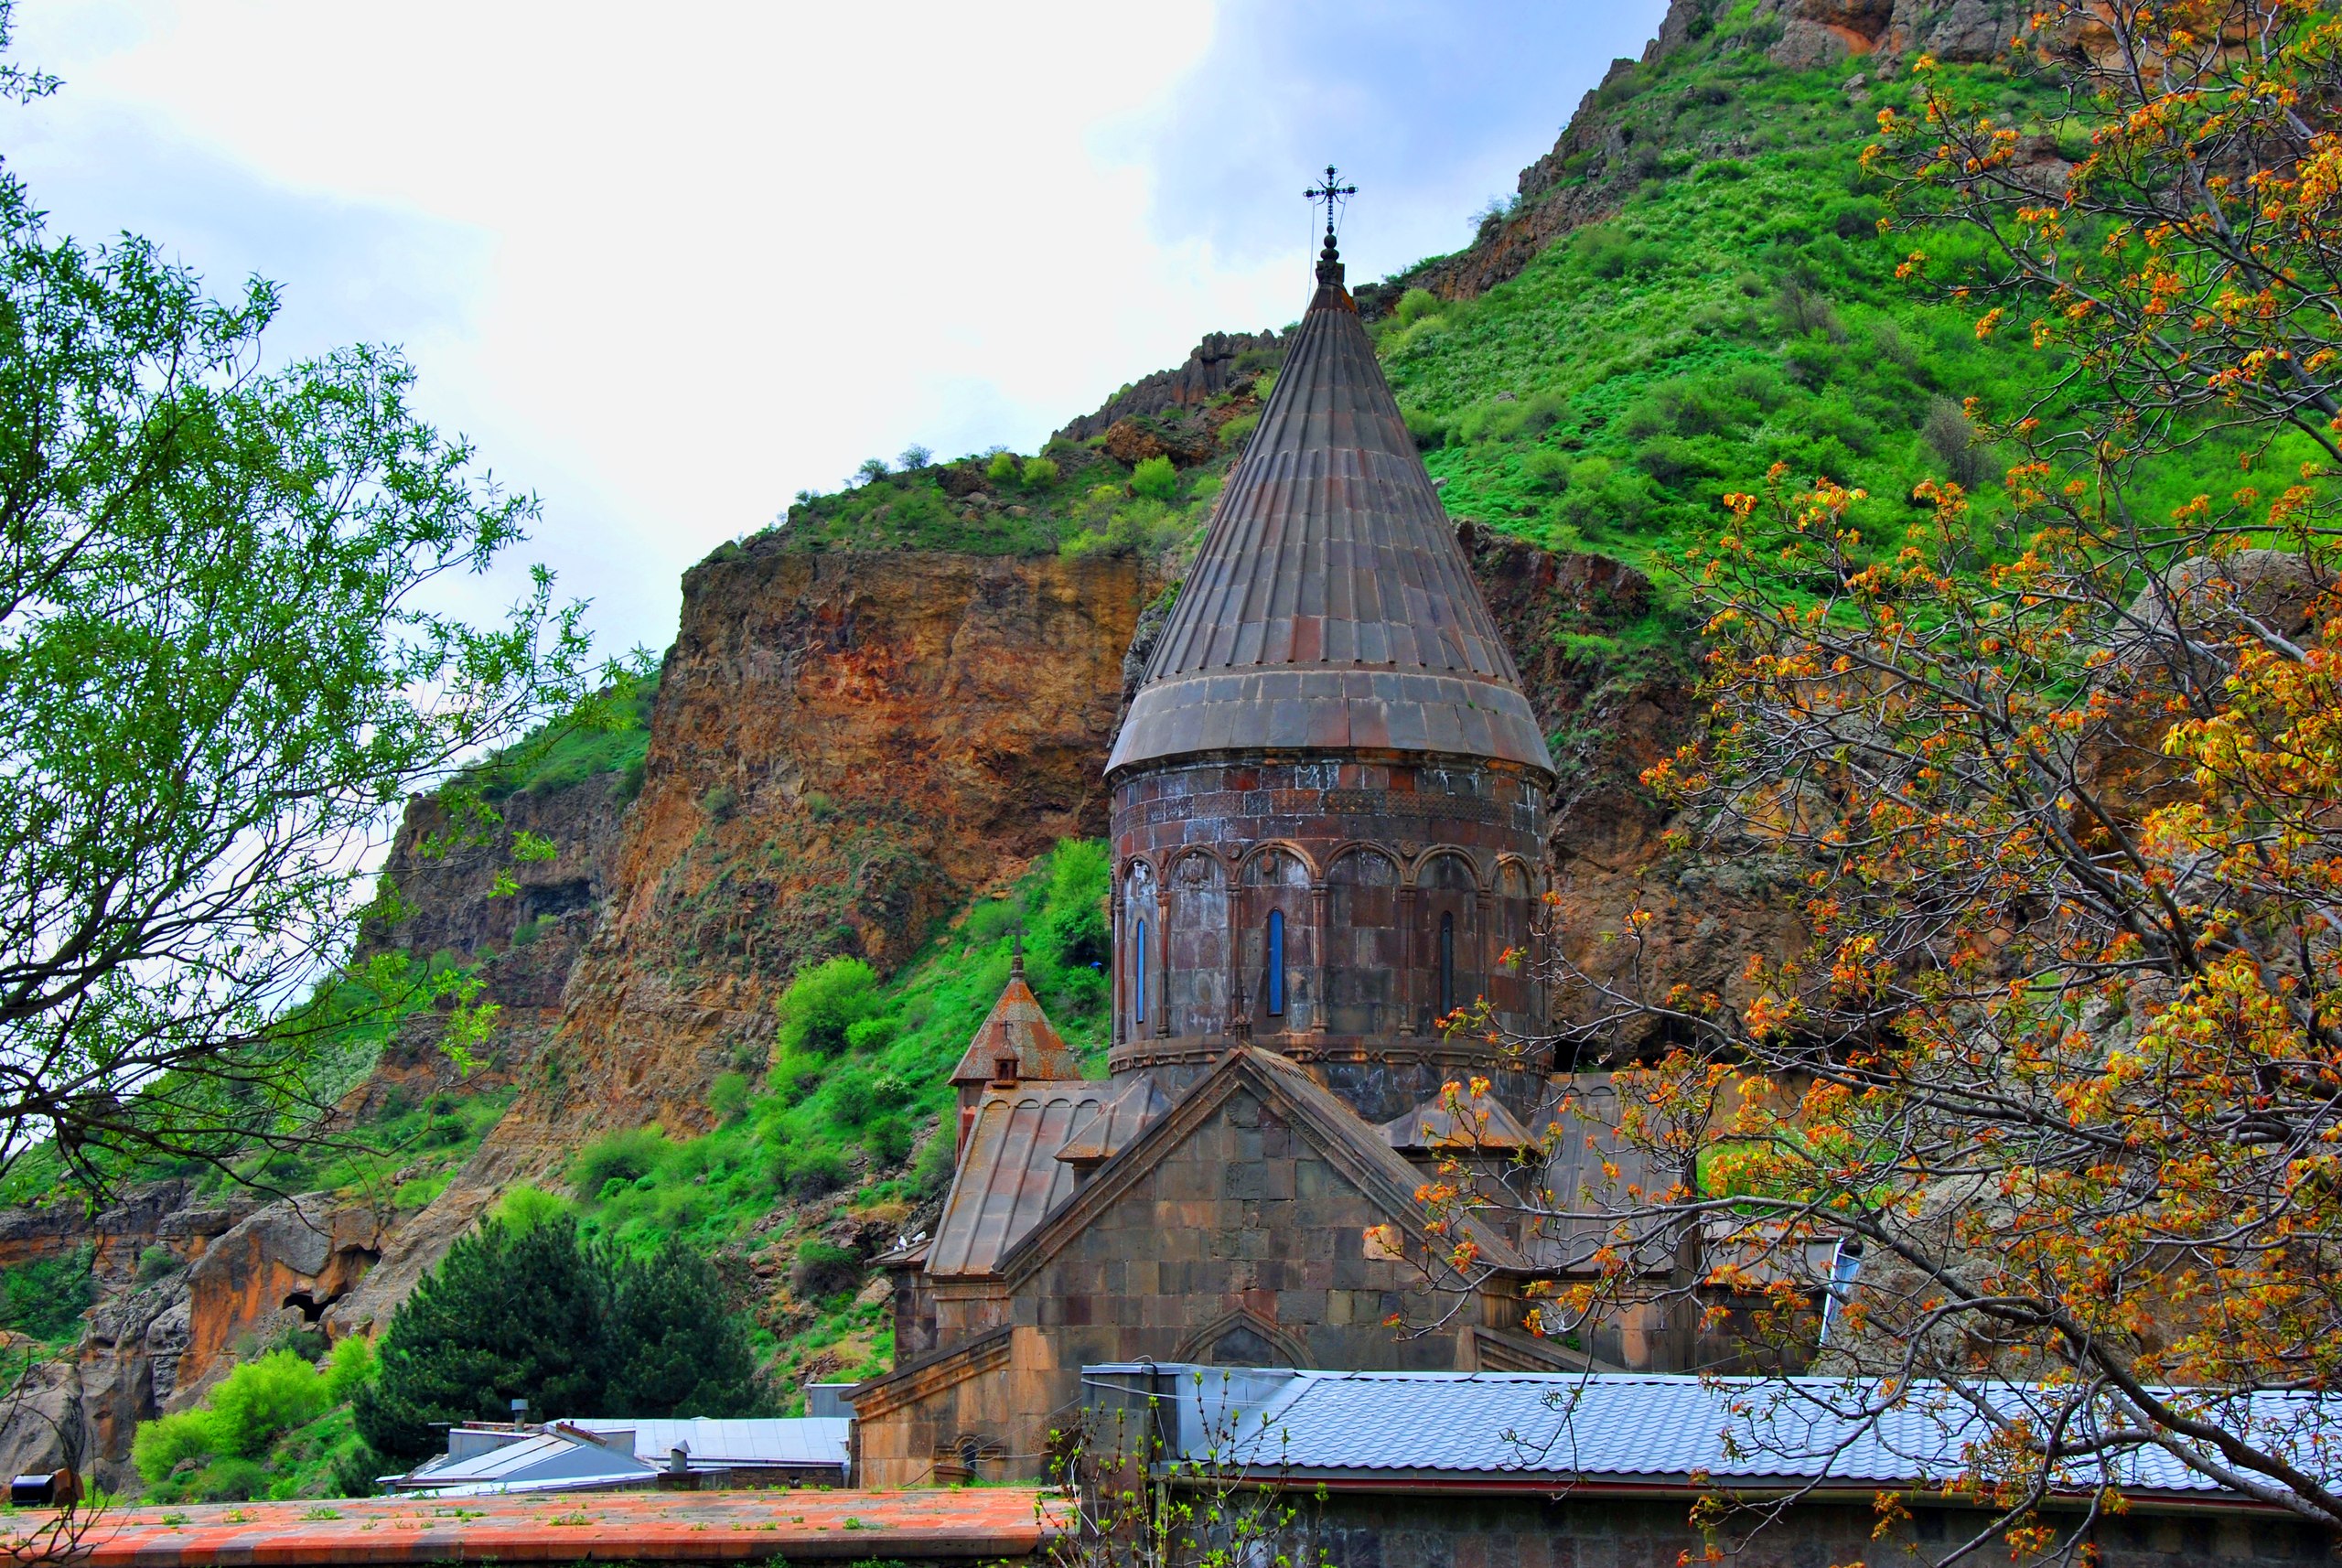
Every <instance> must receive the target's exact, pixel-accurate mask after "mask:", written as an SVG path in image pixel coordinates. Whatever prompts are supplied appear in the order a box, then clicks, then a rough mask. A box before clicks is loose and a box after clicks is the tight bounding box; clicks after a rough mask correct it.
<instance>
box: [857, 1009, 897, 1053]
mask: <svg viewBox="0 0 2342 1568" xmlns="http://www.w3.org/2000/svg"><path fill="white" fill-rule="evenodd" d="M902 1032H903V1021H902V1020H901V1019H900V1018H895V1017H884V1018H865V1019H863V1020H862V1021H861V1022H860V1023H858V1024H849V1025H847V1026H846V1029H845V1043H846V1046H847V1047H848V1048H849V1049H851V1050H853V1051H854V1052H855V1053H856V1054H857V1055H859V1054H862V1053H865V1052H868V1051H883V1050H885V1049H886V1047H888V1046H890V1045H893V1044H894V1043H895V1036H897V1035H899V1034H901V1033H902Z"/></svg>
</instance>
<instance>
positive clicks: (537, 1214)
mask: <svg viewBox="0 0 2342 1568" xmlns="http://www.w3.org/2000/svg"><path fill="white" fill-rule="evenodd" d="M606 1179H607V1178H606ZM568 1212H569V1205H568V1204H567V1203H565V1202H564V1201H563V1200H562V1199H561V1198H560V1197H558V1196H556V1195H554V1194H553V1193H550V1192H547V1191H545V1190H544V1189H543V1187H532V1186H530V1185H529V1184H528V1183H527V1182H522V1183H521V1184H520V1185H519V1186H517V1187H509V1188H507V1189H506V1190H505V1194H504V1197H502V1198H501V1199H500V1200H499V1201H498V1203H497V1205H496V1218H498V1219H500V1220H502V1221H503V1222H504V1223H505V1224H507V1225H510V1227H512V1229H514V1230H532V1229H534V1228H535V1227H537V1226H539V1225H542V1224H543V1223H544V1222H545V1221H546V1220H548V1219H559V1218H561V1217H562V1216H563V1215H564V1214H567V1213H568ZM342 1343H343V1344H348V1343H349V1341H348V1340H344V1341H343V1342H342ZM337 1348H338V1347H337Z"/></svg>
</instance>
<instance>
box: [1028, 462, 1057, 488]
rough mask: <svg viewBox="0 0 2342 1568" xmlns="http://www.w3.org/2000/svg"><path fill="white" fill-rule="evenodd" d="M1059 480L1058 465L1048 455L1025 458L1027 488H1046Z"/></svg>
mask: <svg viewBox="0 0 2342 1568" xmlns="http://www.w3.org/2000/svg"><path fill="white" fill-rule="evenodd" d="M1057 482H1058V466H1057V464H1056V462H1055V461H1054V460H1052V459H1050V458H1047V457H1027V458H1026V460H1025V488H1026V489H1028V490H1046V489H1048V488H1049V487H1050V486H1051V485H1054V484H1056V483H1057Z"/></svg>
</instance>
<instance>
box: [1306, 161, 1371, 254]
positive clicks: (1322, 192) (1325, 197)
mask: <svg viewBox="0 0 2342 1568" xmlns="http://www.w3.org/2000/svg"><path fill="white" fill-rule="evenodd" d="M1335 177H1336V170H1335V168H1334V166H1333V165H1331V164H1327V166H1326V177H1325V178H1324V179H1323V180H1321V181H1319V182H1318V183H1317V184H1316V185H1313V186H1311V187H1310V188H1308V189H1307V190H1305V191H1303V192H1302V193H1301V194H1302V195H1303V196H1304V197H1305V198H1307V199H1308V200H1309V203H1310V205H1311V206H1313V207H1314V206H1316V204H1317V203H1318V202H1321V201H1322V202H1324V203H1325V204H1326V243H1327V244H1328V245H1331V244H1332V243H1333V242H1334V209H1335V206H1336V204H1338V202H1340V201H1342V200H1344V199H1347V198H1348V197H1352V196H1356V195H1357V194H1358V187H1356V186H1354V185H1337V184H1335V183H1334V180H1335Z"/></svg>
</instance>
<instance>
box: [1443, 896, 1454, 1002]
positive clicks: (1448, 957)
mask: <svg viewBox="0 0 2342 1568" xmlns="http://www.w3.org/2000/svg"><path fill="white" fill-rule="evenodd" d="M1439 1010H1440V1012H1441V1013H1442V1014H1443V1015H1445V1014H1448V1013H1453V1012H1455V1011H1456V917H1455V916H1453V915H1442V916H1441V917H1440V918H1439Z"/></svg>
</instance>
